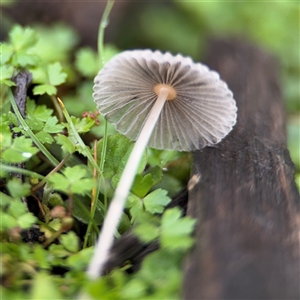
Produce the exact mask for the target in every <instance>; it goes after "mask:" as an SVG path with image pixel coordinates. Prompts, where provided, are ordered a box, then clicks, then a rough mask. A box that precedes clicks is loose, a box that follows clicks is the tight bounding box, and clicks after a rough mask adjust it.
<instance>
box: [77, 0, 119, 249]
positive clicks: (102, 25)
mask: <svg viewBox="0 0 300 300" xmlns="http://www.w3.org/2000/svg"><path fill="white" fill-rule="evenodd" d="M113 4H114V1H113V0H108V1H107V3H106V6H105V9H104V12H103V15H102V18H101V21H100V24H99V30H98V57H99V62H100V70H101V69H102V68H103V66H104V63H105V61H104V55H103V54H104V32H105V28H106V27H107V25H108V17H109V14H110V12H111V9H112V7H113ZM107 127H108V126H107V120H105V128H104V136H103V147H102V152H101V158H100V164H99V168H98V169H97V171H98V176H97V179H98V184H97V189H96V193H95V199H94V200H95V201H94V203H93V202H92V210H91V214H90V220H89V223H88V227H87V231H86V234H85V236H84V243H83V248H85V247H87V243H88V240H89V237H90V236H91V231H92V225H93V224H94V222H93V220H94V216H95V212H96V206H97V201H98V198H99V193H100V187H101V186H103V188H104V193H103V195H104V212H106V210H107V195H106V189H105V184H103V183H104V180H105V179H104V177H103V171H104V164H105V156H106V149H107V141H108V134H107Z"/></svg>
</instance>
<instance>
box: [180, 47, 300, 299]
mask: <svg viewBox="0 0 300 300" xmlns="http://www.w3.org/2000/svg"><path fill="white" fill-rule="evenodd" d="M207 64H208V65H209V66H210V67H211V68H212V69H214V70H217V71H219V72H220V74H221V77H222V78H223V79H224V80H225V81H226V82H227V83H228V85H229V87H230V88H231V89H232V91H233V93H234V95H235V99H236V101H237V105H238V122H237V124H236V126H235V127H234V130H233V131H232V132H231V133H230V134H229V135H228V136H227V137H226V138H225V139H224V140H223V141H222V142H221V143H219V144H218V145H216V147H210V148H205V149H202V150H200V151H197V152H196V153H195V155H194V166H193V177H192V181H191V184H190V186H189V203H188V215H191V216H193V217H195V218H197V220H198V223H197V226H196V232H195V236H196V245H195V247H194V249H193V250H192V251H191V253H190V255H189V257H188V259H187V260H186V263H185V279H184V298H185V299H281V300H282V299H299V298H300V292H299V291H300V288H299V283H300V276H299V269H300V260H299V257H300V251H299V250H300V247H299V245H300V240H299V216H300V215H299V193H298V191H297V188H296V185H295V183H294V165H293V163H292V162H291V159H290V156H289V152H288V150H287V148H286V137H285V117H284V106H283V100H282V95H281V93H280V89H279V85H278V70H277V67H276V65H275V60H274V59H273V58H271V57H270V56H269V55H267V54H265V53H264V52H262V51H260V50H259V49H256V48H255V47H253V46H251V45H248V44H247V43H244V42H238V41H212V42H211V43H210V47H209V49H208V59H207Z"/></svg>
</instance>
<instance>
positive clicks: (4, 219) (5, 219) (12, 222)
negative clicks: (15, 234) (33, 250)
mask: <svg viewBox="0 0 300 300" xmlns="http://www.w3.org/2000/svg"><path fill="white" fill-rule="evenodd" d="M17 226H18V222H17V220H16V219H15V218H14V217H12V216H10V215H9V214H6V213H2V216H1V222H0V230H1V231H4V230H9V229H12V228H15V227H17Z"/></svg>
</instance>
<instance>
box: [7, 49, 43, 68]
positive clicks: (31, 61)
mask: <svg viewBox="0 0 300 300" xmlns="http://www.w3.org/2000/svg"><path fill="white" fill-rule="evenodd" d="M38 62H39V58H38V57H37V56H36V55H33V54H28V53H27V52H26V51H18V52H17V53H16V54H15V55H14V56H13V57H12V65H14V66H15V67H19V66H21V67H23V68H25V67H27V66H34V65H36V64H37V63H38Z"/></svg>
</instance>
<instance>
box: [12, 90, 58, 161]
mask: <svg viewBox="0 0 300 300" xmlns="http://www.w3.org/2000/svg"><path fill="white" fill-rule="evenodd" d="M8 95H9V99H10V103H11V106H12V108H13V110H14V113H15V114H16V116H17V118H18V121H19V123H20V124H21V126H22V127H23V129H24V130H25V131H26V133H27V134H28V135H29V136H30V138H31V139H32V140H33V142H34V143H35V144H36V146H37V147H38V148H39V149H40V151H41V152H42V153H43V154H44V155H45V156H46V157H47V158H48V160H49V161H50V162H51V164H52V165H53V166H57V165H58V164H59V161H58V160H57V159H56V158H55V157H54V156H53V155H52V154H51V153H50V152H49V151H48V150H47V148H46V147H45V146H44V145H43V144H42V143H41V142H40V140H39V139H38V138H37V137H36V136H35V134H34V133H33V132H32V131H31V129H30V128H29V126H28V125H27V124H26V122H25V120H24V119H23V117H22V116H21V113H20V112H19V109H18V107H17V104H16V102H15V98H14V95H13V94H12V91H11V90H10V89H9V91H8Z"/></svg>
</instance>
